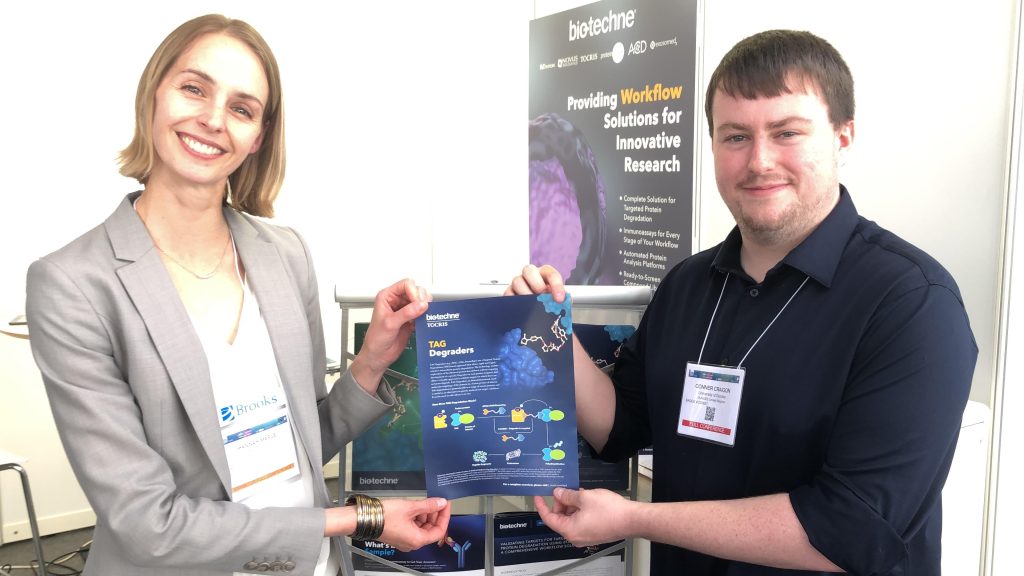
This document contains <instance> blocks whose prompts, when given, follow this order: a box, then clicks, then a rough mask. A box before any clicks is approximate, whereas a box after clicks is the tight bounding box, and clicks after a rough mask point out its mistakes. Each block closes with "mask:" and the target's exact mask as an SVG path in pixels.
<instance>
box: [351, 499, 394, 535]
mask: <svg viewBox="0 0 1024 576" xmlns="http://www.w3.org/2000/svg"><path fill="white" fill-rule="evenodd" d="M345 505H346V506H352V505H355V507H356V510H355V512H356V529H355V531H354V532H352V539H353V540H377V539H378V538H380V536H381V534H383V533H384V505H383V504H382V503H381V501H380V499H379V498H372V497H370V496H367V495H365V494H353V495H351V496H349V497H348V499H346V500H345Z"/></svg>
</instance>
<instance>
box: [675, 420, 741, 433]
mask: <svg viewBox="0 0 1024 576" xmlns="http://www.w3.org/2000/svg"><path fill="white" fill-rule="evenodd" d="M683 426H688V427H690V428H697V429H700V430H708V431H710V432H717V433H719V434H725V435H726V436H731V435H732V429H730V428H723V427H721V426H712V425H711V424H705V423H703V422H694V421H693V420H683Z"/></svg>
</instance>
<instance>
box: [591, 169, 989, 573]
mask: <svg viewBox="0 0 1024 576" xmlns="http://www.w3.org/2000/svg"><path fill="white" fill-rule="evenodd" d="M741 242H742V240H741V237H740V234H739V231H738V230H736V229H734V230H733V231H732V233H731V234H730V235H729V236H728V238H726V240H725V241H724V242H723V243H722V244H720V245H719V246H716V247H714V248H711V249H709V250H706V251H704V252H701V253H699V254H696V255H694V256H692V257H690V258H687V259H686V260H684V261H683V262H681V263H680V264H678V265H677V266H676V267H674V268H673V269H672V270H671V271H670V272H669V273H668V275H667V276H666V277H665V279H664V280H663V281H662V283H661V285H660V286H659V288H658V290H657V292H656V294H655V296H654V299H653V300H652V302H651V304H650V306H649V307H648V308H647V311H646V313H645V314H644V317H643V319H642V320H641V322H640V326H639V327H638V329H637V332H636V333H635V334H634V336H633V338H632V339H631V340H630V341H629V342H628V344H627V345H626V346H624V347H623V352H622V355H621V357H620V358H619V360H618V362H617V363H616V369H615V372H614V374H613V382H614V385H615V393H616V410H615V422H614V424H613V427H612V431H611V434H610V437H609V439H608V442H607V444H606V446H605V448H604V451H603V453H602V454H601V456H602V457H603V458H606V459H610V460H615V459H622V458H626V457H629V456H631V455H633V454H634V453H635V452H636V451H637V450H639V449H640V448H643V447H645V446H648V445H652V444H653V446H654V461H655V468H656V469H657V476H656V479H655V480H654V483H653V500H654V501H655V502H673V501H686V500H720V499H733V498H742V497H748V496H758V495H765V494H773V493H788V494H789V496H790V501H791V502H792V504H793V508H794V510H795V511H796V514H797V517H798V518H799V519H800V522H801V524H802V525H803V527H804V529H805V531H806V532H807V535H808V537H809V539H810V542H811V544H812V545H813V546H814V547H815V548H817V549H818V550H819V551H820V552H821V553H822V554H824V555H825V556H826V557H827V558H829V559H830V560H831V561H832V562H833V563H835V564H836V565H838V566H840V567H841V568H843V569H844V570H846V571H847V572H849V573H851V574H878V575H886V574H889V575H908V576H909V575H913V576H921V575H932V574H935V575H937V574H939V560H940V547H939V545H940V536H941V526H942V523H941V521H942V513H941V500H940V496H941V491H942V486H943V483H944V482H945V479H946V475H947V473H948V471H949V466H950V463H951V461H952V458H953V450H954V448H955V447H956V441H957V436H958V434H959V431H960V420H961V417H962V413H963V409H964V406H965V404H966V402H967V398H968V394H969V391H970V388H971V377H972V374H973V372H974V364H975V360H976V358H977V345H976V344H975V342H974V337H973V335H972V333H971V329H970V325H969V323H968V318H967V313H966V312H965V310H964V306H963V302H962V299H961V297H960V292H959V289H958V288H957V286H956V283H955V282H954V281H953V278H952V277H951V276H950V275H949V273H948V272H947V271H946V270H945V269H944V268H943V267H942V266H941V265H940V264H939V263H938V262H936V261H935V260H934V259H933V258H931V257H930V256H928V255H927V254H925V253H924V252H922V251H921V250H919V249H917V248H915V247H914V246H912V245H911V244H909V243H907V242H906V241H904V240H902V239H900V238H899V237H897V236H896V235H895V234H892V233H891V232H888V231H886V230H884V229H883V228H881V227H879V226H878V225H877V224H875V223H874V222H871V221H869V220H866V219H864V218H862V217H860V216H859V215H858V214H857V211H856V209H855V208H854V205H853V202H852V201H851V199H850V196H849V193H848V192H847V191H846V189H845V188H842V187H841V191H840V200H839V203H838V204H837V206H836V207H835V208H834V209H833V211H832V212H831V213H830V214H829V216H828V217H827V218H826V219H825V220H824V221H823V222H822V223H821V224H820V225H819V226H818V228H817V229H816V230H815V231H814V232H812V233H811V235H810V236H809V237H808V238H807V239H806V240H804V242H803V243H801V244H800V245H799V246H797V247H796V248H795V249H794V250H793V251H792V252H790V253H789V254H788V255H787V256H786V258H785V259H783V260H782V262H780V263H779V264H778V265H776V266H775V267H774V268H773V269H772V270H770V271H769V272H768V274H767V275H766V276H765V279H764V281H763V282H761V283H757V282H755V281H754V280H752V279H751V278H750V277H749V276H748V275H747V274H746V273H745V272H744V271H743V269H742V267H741V266H740V256H739V254H740V245H741ZM727 278H728V282H726V279H727ZM808 278H809V280H808V281H807V284H806V285H805V286H804V287H803V288H802V289H801V290H800V291H799V293H797V295H796V297H795V298H793V300H792V302H790V304H789V305H788V307H786V308H785V310H784V311H783V312H782V314H781V315H780V316H779V317H778V320H776V321H775V323H774V324H773V325H772V326H771V328H770V329H769V330H768V331H767V332H766V333H765V334H764V337H763V338H761V340H760V342H757V344H756V345H754V343H755V341H757V339H758V338H759V337H760V336H761V335H762V333H763V332H764V331H765V328H766V327H768V325H769V323H771V322H772V319H773V318H775V316H776V315H777V314H778V313H779V311H780V310H782V308H783V306H785V304H786V301H787V300H789V299H790V297H791V296H793V294H794V292H796V291H797V288H798V287H799V286H800V284H801V283H802V282H804V280H805V279H808ZM723 283H724V287H725V289H724V293H723ZM720 294H721V295H722V298H721V303H720V304H719V306H718V311H717V313H716V314H715V316H714V321H713V322H712V321H711V320H712V311H713V310H714V309H715V304H716V301H718V299H719V295H720ZM709 326H710V329H709ZM705 334H706V335H707V344H706V345H705V346H704V353H703V358H702V359H701V361H702V362H703V363H706V364H720V365H729V366H735V365H736V364H737V363H738V362H739V361H740V360H741V359H742V358H743V357H744V355H745V354H746V353H747V351H748V350H750V349H751V346H753V350H752V351H751V352H750V355H749V356H748V357H747V358H746V361H745V362H744V363H743V367H744V368H745V369H746V379H745V382H744V387H743V396H742V402H741V406H740V412H739V420H738V422H737V425H736V443H735V446H734V447H731V448H730V447H726V446H721V445H717V444H712V443H708V442H702V441H700V440H695V439H691V438H687V437H683V436H679V435H678V434H676V425H677V421H676V420H677V418H678V416H679V405H680V399H681V396H682V388H683V378H684V370H685V367H686V363H687V362H688V361H690V362H696V361H697V360H698V355H699V354H700V351H701V345H702V343H703V341H704V338H705ZM679 521H680V522H685V521H686V519H685V518H680V519H679ZM651 574H658V575H661V574H685V575H686V576H702V575H726V574H727V575H730V576H732V575H741V574H742V575H747V574H758V575H766V574H780V575H781V574H786V575H793V574H808V572H794V571H786V570H776V569H772V568H766V567H763V566H753V565H749V564H744V563H741V562H732V561H727V560H722V559H718V558H713V557H710V556H705V555H702V554H697V553H694V552H691V551H688V550H684V549H680V548H676V547H672V546H667V545H662V544H657V543H655V544H653V545H652V550H651Z"/></svg>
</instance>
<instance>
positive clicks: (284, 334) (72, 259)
mask: <svg viewBox="0 0 1024 576" xmlns="http://www.w3.org/2000/svg"><path fill="white" fill-rule="evenodd" d="M138 194H139V193H137V192H136V193H133V194H129V195H128V196H127V197H126V198H125V199H124V201H122V202H121V204H120V205H119V206H118V208H117V210H115V211H114V213H113V214H112V215H111V216H110V217H109V218H108V219H107V220H106V222H104V223H103V224H101V225H100V226H97V227H96V228H94V229H93V230H91V231H89V232H87V233H86V234H85V235H83V236H81V237H80V238H78V239H76V240H75V241H73V242H71V243H70V244H68V245H67V246H65V247H64V248H62V249H60V250H58V251H57V252H54V253H53V254H50V255H49V256H46V257H44V258H42V259H40V260H37V261H36V262H34V263H33V264H32V266H31V267H30V268H29V271H28V287H27V288H28V290H27V291H28V298H27V304H26V310H27V316H28V322H29V329H30V331H31V334H32V338H31V340H30V342H31V344H32V352H33V354H34V356H35V360H36V363H37V364H38V365H39V369H40V371H41V373H42V376H43V382H44V383H45V385H46V391H47V395H48V397H49V401H50V406H51V408H52V410H53V417H54V420H55V421H56V423H57V429H58V431H59V433H60V437H61V440H62V442H63V443H64V448H65V450H66V451H67V455H68V458H69V460H70V461H71V466H72V468H73V469H74V471H75V475H76V476H77V477H78V481H79V483H80V484H81V486H82V489H83V490H84V491H85V494H86V496H87V497H88V498H89V502H90V504H91V505H92V507H93V510H94V511H95V512H96V529H95V532H94V536H93V543H92V547H91V549H90V552H89V558H88V562H87V565H86V568H85V573H86V574H90V575H91V574H101V575H104V576H118V575H121V574H125V575H127V574H145V575H161V576H162V575H171V574H189V575H206V574H209V575H214V574H218V575H224V574H230V573H231V572H233V571H245V572H257V571H258V570H257V569H254V566H255V565H256V564H259V563H261V562H268V563H273V562H278V564H276V565H274V566H275V567H278V568H280V569H282V570H283V569H287V568H290V569H291V570H290V571H291V572H292V573H293V574H310V573H312V570H313V567H314V564H315V562H316V559H317V557H318V555H319V553H320V544H321V542H322V538H323V531H324V513H323V511H322V510H320V509H306V508H268V509H263V510H250V509H249V508H247V507H245V506H244V505H241V504H235V503H232V502H230V500H229V497H228V494H230V489H229V487H230V486H231V481H230V478H229V470H228V465H227V459H226V457H225V454H224V448H223V445H222V440H221V435H220V429H219V426H218V418H217V410H216V408H215V404H214V400H213V391H212V387H211V384H210V375H209V369H208V367H207V364H206V356H205V354H204V353H203V349H202V346H201V344H200V342H199V339H198V336H197V335H196V333H195V331H194V330H193V328H192V324H191V322H190V321H189V318H188V314H187V312H186V311H185V307H184V305H183V304H182V302H181V299H180V298H179V297H178V293H177V291H176V289H175V287H174V284H173V283H172V281H171V279H170V276H169V275H168V273H167V270H166V268H165V267H164V264H163V262H162V261H161V259H160V255H159V253H158V251H157V250H156V249H155V247H154V245H153V242H152V240H151V239H150V236H149V234H148V232H147V231H146V228H145V226H144V225H143V224H142V221H141V220H140V219H139V217H138V215H137V214H136V213H135V211H134V210H133V208H132V204H131V203H132V201H133V200H134V199H135V198H136V197H137V196H138ZM224 215H225V217H226V218H227V222H228V225H229V226H230V227H231V232H232V234H233V235H234V238H235V244H236V246H237V249H238V254H239V256H240V258H241V259H242V262H244V263H245V269H246V275H247V280H248V282H249V285H250V287H251V289H252V291H253V293H254V294H255V296H256V299H257V301H258V302H259V306H260V311H261V312H262V315H263V318H264V319H265V321H266V324H267V329H268V331H269V333H270V339H271V342H272V344H273V347H274V353H275V356H276V359H277V365H278V369H279V371H280V373H281V380H282V381H283V383H284V388H285V392H286V394H287V397H288V400H289V405H290V408H291V411H292V418H293V423H294V427H295V429H296V432H297V433H298V435H299V437H300V438H301V440H302V444H303V446H305V448H306V451H307V455H308V456H309V460H310V462H311V464H312V468H313V474H314V475H315V478H314V481H313V485H314V491H315V492H316V497H315V499H316V505H317V506H319V507H326V506H328V505H329V502H330V500H329V497H328V494H327V490H326V487H325V485H324V479H323V463H324V462H326V461H327V460H329V459H330V458H332V457H333V455H334V454H336V453H337V452H338V450H339V449H341V448H342V447H344V446H345V444H346V443H348V442H349V441H350V440H351V439H352V438H354V437H355V436H356V435H358V434H359V433H360V432H362V430H364V429H365V428H366V427H367V426H369V425H370V424H371V423H372V422H373V421H374V420H376V419H377V418H378V417H380V416H381V415H382V414H383V413H384V412H386V411H387V410H388V407H389V404H391V403H393V402H394V397H393V395H392V393H391V391H390V389H388V388H387V387H386V385H382V386H381V391H380V398H375V397H371V396H370V395H368V394H366V393H365V392H364V391H362V389H361V388H359V387H358V385H357V384H356V383H355V381H354V380H353V379H352V377H351V375H349V374H346V375H345V376H344V377H343V378H342V379H341V380H339V381H338V382H337V383H336V384H335V385H334V387H333V388H332V390H331V392H330V394H328V393H327V388H326V385H325V384H324V368H325V350H324V339H323V326H322V321H321V317H320V304H319V297H318V294H317V283H316V276H315V274H314V272H313V264H312V262H311V261H310V254H309V250H308V248H307V247H306V245H305V243H304V241H303V240H302V238H301V237H300V236H299V235H298V234H297V233H296V232H294V231H293V230H290V229H288V228H282V227H279V226H274V225H271V224H268V223H266V222H264V221H261V220H259V219H256V218H253V217H250V216H247V215H244V214H241V213H239V212H237V211H235V210H233V209H230V208H227V207H225V209H224ZM381 399H383V400H384V401H383V402H382V401H381ZM336 545H337V544H336Z"/></svg>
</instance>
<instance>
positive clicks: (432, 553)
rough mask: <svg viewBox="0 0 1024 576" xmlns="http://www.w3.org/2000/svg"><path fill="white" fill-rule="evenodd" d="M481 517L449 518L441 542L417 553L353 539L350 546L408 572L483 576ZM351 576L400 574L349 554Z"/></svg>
mask: <svg viewBox="0 0 1024 576" xmlns="http://www.w3.org/2000/svg"><path fill="white" fill-rule="evenodd" d="M485 538H486V531H485V518H484V516H483V515H482V514H466V515H456V516H452V517H451V519H450V521H449V522H448V534H447V535H445V538H444V541H442V542H435V543H433V544H427V545H426V546H424V547H422V548H420V549H419V550H413V551H411V552H402V551H401V550H398V549H397V548H394V547H392V546H389V545H388V544H384V543H382V542H363V541H361V540H353V542H352V544H353V545H354V546H355V547H356V548H359V549H362V550H365V551H366V552H369V553H370V554H373V555H374V556H377V557H379V558H383V559H385V560H389V561H391V562H394V563H395V564H398V565H399V566H402V567H404V568H409V569H411V570H419V571H420V572H425V573H427V574H458V575H460V576H484V549H485V543H486V542H485ZM352 567H353V568H354V569H355V576H382V575H387V576H391V575H392V574H397V573H400V571H399V570H396V569H394V568H392V567H390V566H385V565H384V564H381V563H380V562H377V561H375V560H373V559H371V558H366V557H364V556H360V555H358V554H353V555H352Z"/></svg>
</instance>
